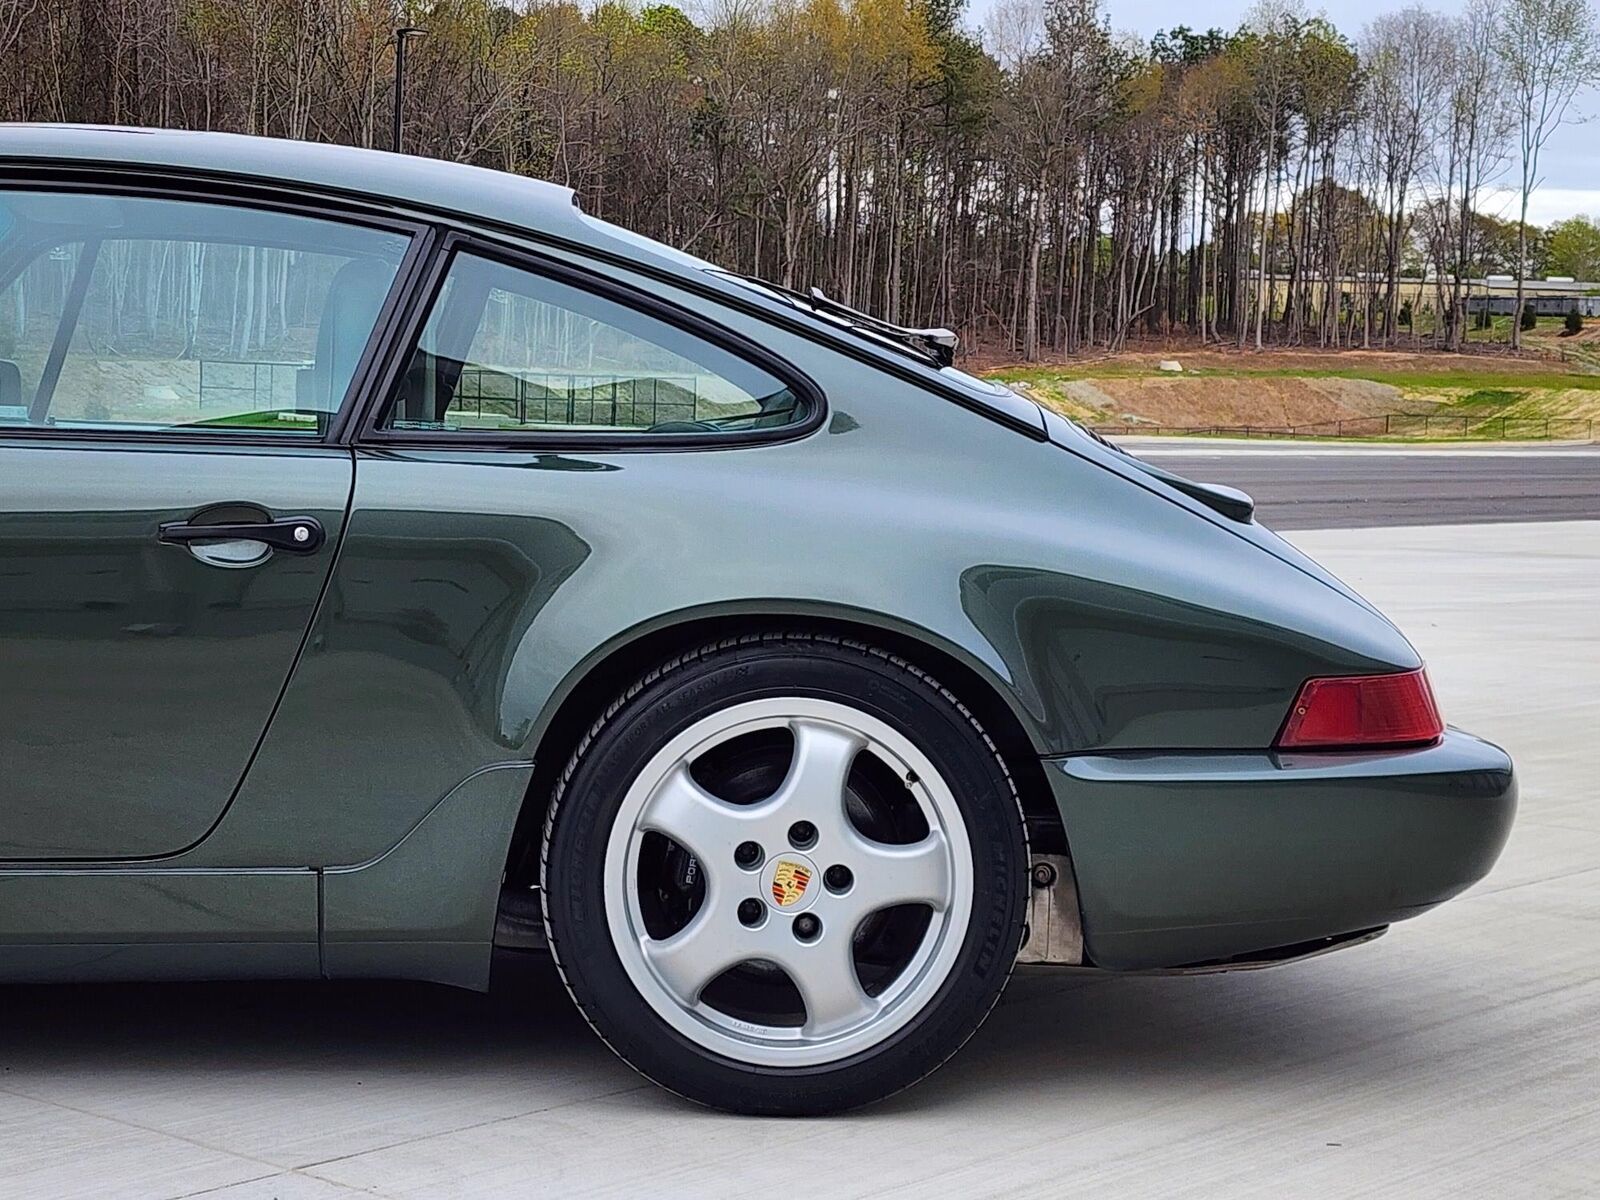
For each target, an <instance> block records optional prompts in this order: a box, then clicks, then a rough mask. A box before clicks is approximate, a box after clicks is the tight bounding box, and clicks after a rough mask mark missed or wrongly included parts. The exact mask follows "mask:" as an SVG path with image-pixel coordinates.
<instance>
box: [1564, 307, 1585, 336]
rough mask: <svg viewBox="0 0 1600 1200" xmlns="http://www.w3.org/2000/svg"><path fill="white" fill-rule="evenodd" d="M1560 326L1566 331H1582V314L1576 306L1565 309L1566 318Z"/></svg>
mask: <svg viewBox="0 0 1600 1200" xmlns="http://www.w3.org/2000/svg"><path fill="white" fill-rule="evenodd" d="M1562 328H1563V329H1564V330H1565V331H1566V332H1567V333H1582V332H1583V314H1582V313H1580V312H1579V311H1578V310H1577V309H1576V308H1569V309H1567V319H1566V321H1565V322H1563V324H1562Z"/></svg>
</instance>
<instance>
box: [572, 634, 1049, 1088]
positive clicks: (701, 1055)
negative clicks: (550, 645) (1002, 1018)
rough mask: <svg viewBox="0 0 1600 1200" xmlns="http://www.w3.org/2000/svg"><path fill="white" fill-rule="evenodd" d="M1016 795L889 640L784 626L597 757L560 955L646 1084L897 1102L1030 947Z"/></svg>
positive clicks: (577, 797) (590, 745)
mask: <svg viewBox="0 0 1600 1200" xmlns="http://www.w3.org/2000/svg"><path fill="white" fill-rule="evenodd" d="M1026 864H1027V848H1026V844H1025V841H1024V836H1023V826H1022V819H1021V814H1020V811H1019V809H1018V805H1017V798H1016V792H1015V789H1014V788H1013V786H1012V783H1011V779H1010V776H1009V773H1008V772H1007V770H1006V767H1005V764H1004V762H1003V761H1002V760H1001V758H1000V756H999V754H998V753H997V752H996V751H995V748H994V746H993V744H992V743H991V742H990V740H989V739H988V737H987V736H986V735H985V734H984V732H983V730H982V728H981V727H980V726H979V725H978V723H977V721H976V720H974V719H973V717H972V716H971V714H970V713H969V712H968V711H967V710H966V709H965V708H964V707H963V706H962V705H961V704H960V702H959V701H958V700H956V698H955V697H954V696H953V695H951V694H950V693H949V692H948V691H946V690H945V689H943V688H942V687H940V686H939V684H937V683H936V682H934V681H933V680H932V679H930V678H929V677H928V676H927V675H926V674H924V673H922V672H920V671H918V670H917V669H916V668H914V667H912V666H910V665H909V664H907V663H904V662H902V661H900V660H898V659H895V658H893V657H891V656H889V655H887V654H884V653H881V652H879V651H876V650H873V649H871V648H869V647H866V646H861V645H855V644H852V643H848V642H844V641H840V640H836V639H829V638H823V637H817V636H801V635H791V636H777V635H774V636H768V637H761V638H750V639H743V640H740V641H737V642H731V643H722V644H719V645H716V646H712V647H707V648H705V649H702V650H700V651H697V652H696V653H694V654H690V655H686V656H684V657H682V658H679V659H675V660H674V661H672V662H671V663H668V664H666V665H664V666H663V667H661V668H659V669H657V670H655V671H652V672H651V673H650V674H649V675H647V676H646V677H645V678H643V679H641V680H640V681H639V682H638V683H636V684H635V685H634V686H633V687H631V688H630V689H628V691H627V693H626V694H625V695H624V696H623V697H622V698H620V699H619V700H618V701H617V702H616V703H615V704H613V705H612V706H611V708H610V709H609V710H608V711H607V713H606V714H605V716H604V717H603V718H602V719H601V720H600V721H598V722H597V723H596V724H595V726H594V727H593V729H591V731H590V733H589V735H588V736H587V737H586V738H585V739H584V741H583V743H582V744H581V745H580V746H579V748H578V750H577V752H576V753H575V754H574V755H573V758H572V761H571V762H570V763H569V765H568V768H567V770H566V772H565V774H564V776H563V780H562V784H561V786H560V788H559V789H558V793H557V797H556V802H555V804H554V805H553V806H552V811H551V814H550V819H549V823H548V825H547V828H546V834H545V843H544V885H545V897H546V911H547V918H546V919H547V923H548V932H549V938H550V945H551V948H552V950H553V952H554V953H555V956H556V960H557V962H558V964H559V965H560V968H561V971H562V976H563V978H564V979H565V980H566V982H567V986H568V988H569V989H570V990H571V992H572V994H573V996H574V998H575V999H576V1000H577V1002H578V1004H579V1005H580V1007H581V1008H582V1009H583V1011H584V1013H585V1014H586V1015H587V1016H588V1018H589V1020H590V1022H591V1023H592V1024H593V1025H594V1026H595V1028H596V1029H597V1030H598V1031H599V1032H600V1034H601V1035H602V1036H603V1037H604V1038H605V1039H606V1041H607V1042H608V1043H609V1044H610V1045H611V1046H612V1048H613V1049H615V1050H616V1051H617V1052H618V1053H619V1054H621V1055H622V1057H623V1058H625V1059H626V1060H627V1061H628V1062H630V1063H631V1064H632V1065H633V1066H635V1067H636V1068H637V1069H639V1070H640V1071H642V1072H643V1073H644V1074H646V1075H648V1076H649V1077H650V1078H652V1079H654V1080H656V1081H657V1082H658V1083H661V1084H663V1085H664V1086H666V1087H668V1088H671V1089H672V1090H674V1091H677V1092H680V1093H682V1094H683V1095H686V1096H689V1097H690V1098H692V1099H695V1100H699V1101H701V1102H703V1103H707V1104H712V1105H716V1106H718V1107H722V1108H728V1109H733V1110H736V1111H741V1112H756V1113H812V1112H825V1111H834V1110H838V1109H843V1108H848V1107H852V1106H855V1105H859V1104H864V1103H867V1102H870V1101H872V1100H876V1099H879V1098H881V1097H883V1096H886V1095H888V1094H890V1093H892V1092H894V1091H897V1090H899V1089H900V1088H902V1087H905V1086H907V1085H908V1084H910V1083H913V1082H915V1081H916V1080H917V1079H919V1078H921V1077H922V1076H923V1075H926V1074H927V1073H928V1072H929V1071H931V1070H933V1069H934V1068H935V1067H937V1066H938V1065H939V1064H940V1063H941V1062H943V1061H944V1060H945V1059H946V1058H948V1057H949V1056H950V1055H951V1054H953V1053H954V1052H955V1050H956V1049H957V1048H959V1047H960V1045H961V1043H962V1042H964V1041H965V1040H966V1039H967V1038H968V1037H969V1036H970V1035H971V1034H972V1033H973V1031H974V1030H976V1029H977V1027H978V1025H979V1023H980V1022H981V1021H982V1020H983V1018H984V1016H985V1015H986V1014H987V1013H988V1011H989V1009H990V1008H991V1007H992V1006H993V1004H994V1002H995V1000H996V999H997V998H998V996H999V994H1000V990H1001V988H1002V987H1003V986H1004V984H1005V981H1006V979H1007V977H1008V976H1009V974H1010V971H1011V966H1012V963H1013V962H1014V960H1015V957H1016V952H1017V947H1018V944H1019V943H1020V941H1021V936H1022V922H1023V901H1024V892H1025V886H1024V885H1025V878H1026Z"/></svg>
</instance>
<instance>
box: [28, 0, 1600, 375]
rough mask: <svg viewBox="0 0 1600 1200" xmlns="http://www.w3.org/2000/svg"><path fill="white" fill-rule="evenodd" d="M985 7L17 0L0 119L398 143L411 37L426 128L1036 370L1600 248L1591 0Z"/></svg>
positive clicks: (1457, 307) (1265, 325)
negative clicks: (1557, 150)
mask: <svg viewBox="0 0 1600 1200" xmlns="http://www.w3.org/2000/svg"><path fill="white" fill-rule="evenodd" d="M962 3H963V0H708V4H707V6H706V7H705V8H704V9H703V10H700V9H697V10H696V12H695V15H694V16H693V17H691V16H690V15H689V14H688V13H686V12H685V11H684V10H682V9H680V8H677V7H673V6H672V5H669V4H653V5H648V6H645V7H632V6H630V5H629V4H627V3H621V2H606V3H600V4H598V5H593V6H580V5H576V4H572V3H566V2H560V0H519V2H514V3H500V2H493V0H416V2H414V3H399V2H397V0H0V115H3V116H4V117H5V118H6V119H13V120H15V119H28V120H50V121H57V120H59V121H93V122H111V123H116V124H130V125H160V126H176V127H187V128H208V129H231V130H237V131H241V132H247V133H257V134H267V135H273V136H281V137H291V138H309V139H315V140H321V141H332V142H342V143H349V144H353V145H360V146H377V147H380V148H387V147H388V146H389V143H390V137H391V135H390V112H391V104H392V95H393V86H394V70H395V52H394V51H395V39H394V31H395V29H396V28H397V27H400V26H403V25H404V26H416V27H420V28H422V29H423V30H425V31H426V33H425V36H423V37H420V38H416V39H413V40H412V41H411V42H410V43H409V45H408V48H407V51H408V62H407V66H406V94H407V108H406V123H405V129H404V148H405V149H406V150H407V151H408V152H411V153H417V154H425V155H432V156H437V157H441V158H450V159H458V160H461V161H466V162H473V163H477V164H480V165H484V166H491V167H497V168H501V169H504V170H509V171H515V172H520V173H523V174H527V175H534V176H539V177H542V178H546V179H552V180H555V181H557V182H560V183H564V184H567V185H569V186H571V187H574V188H575V189H577V191H578V193H579V195H580V197H581V200H582V203H583V205H584V208H585V209H586V211H588V212H590V213H593V214H595V215H597V216H600V217H604V218H606V219H608V220H612V221H615V222H618V223H619V224H622V225H625V226H627V227H629V228H631V229H634V230H637V231H638V232H640V233H643V234H646V235H649V236H651V237H656V238H659V239H661V240H663V241H666V242H669V243H671V244H673V245H676V246H680V247H682V248H684V249H686V250H689V251H690V252H692V253H695V254H699V255H701V256H703V257H706V258H710V259H712V260H714V261H717V262H719V263H721V264H722V265H724V266H726V267H728V268H730V269H733V270H739V271H745V272H749V273H751V274H755V275H760V276H763V277H766V278H770V279H773V280H775V281H777V282H780V283H783V284H786V285H789V286H810V285H818V286H821V287H822V288H824V289H825V290H827V291H828V292H829V294H830V295H833V296H836V297H837V298H839V299H842V300H844V301H845V302H847V303H850V304H854V305H857V306H859V307H864V308H867V309H870V310H872V311H874V312H877V313H879V314H881V315H884V316H887V317H890V318H891V319H896V320H901V321H906V322H910V323H915V324H918V325H928V324H940V325H950V326H953V327H956V328H958V329H959V330H961V331H962V332H963V333H964V335H966V337H967V339H968V341H969V343H970V342H977V343H980V344H986V345H990V346H993V347H995V348H997V349H1005V350H1008V351H1009V352H1012V353H1016V354H1020V355H1021V356H1022V357H1024V358H1028V359H1033V358H1037V357H1040V356H1042V355H1045V354H1051V353H1072V352H1075V351H1079V350H1082V349H1085V348H1088V347H1104V348H1108V349H1113V350H1114V349H1117V348H1120V347H1122V346H1123V345H1125V344H1126V342H1127V341H1128V339H1129V338H1130V337H1138V336H1140V335H1142V334H1147V333H1154V334H1165V333H1186V334H1191V335H1195V336H1199V337H1202V338H1205V339H1207V340H1213V341H1218V342H1224V343H1231V344H1235V345H1239V346H1244V345H1257V346H1259V345H1263V344H1266V343H1268V342H1276V343H1283V344H1296V345H1317V346H1331V347H1337V346H1352V345H1354V346H1372V345H1386V344H1393V343H1395V342H1396V341H1397V340H1400V339H1402V338H1411V339H1414V338H1416V337H1418V336H1426V337H1428V338H1430V339H1432V340H1433V341H1434V342H1435V343H1437V344H1438V345H1439V346H1441V347H1445V348H1459V347H1460V346H1461V345H1462V344H1463V342H1464V340H1465V337H1466V330H1467V324H1468V322H1467V319H1466V299H1467V295H1466V289H1467V287H1468V284H1467V280H1468V279H1470V278H1471V277H1474V276H1479V275H1483V274H1486V273H1490V272H1497V271H1498V272H1504V273H1507V274H1512V275H1515V276H1516V277H1517V278H1518V280H1519V281H1520V280H1521V279H1523V278H1525V277H1526V276H1528V275H1529V274H1530V273H1533V272H1534V271H1535V270H1536V268H1538V267H1540V266H1542V265H1546V264H1548V263H1550V262H1553V261H1556V259H1555V257H1554V256H1555V255H1556V254H1558V253H1566V252H1565V251H1562V250H1561V249H1560V247H1562V246H1563V245H1568V244H1572V245H1579V246H1581V247H1585V248H1586V249H1585V251H1584V252H1585V253H1589V254H1590V258H1591V259H1592V258H1593V257H1594V255H1593V253H1592V251H1593V249H1594V247H1593V242H1594V239H1593V238H1592V237H1586V236H1585V234H1584V229H1583V228H1582V227H1571V228H1567V229H1565V230H1562V229H1556V230H1552V231H1548V233H1547V232H1546V231H1541V230H1537V229H1533V228H1532V227H1530V226H1529V224H1528V222H1527V207H1528V202H1529V198H1530V197H1531V196H1532V194H1533V193H1534V192H1535V190H1536V189H1537V187H1538V185H1539V182H1540V179H1541V167H1540V154H1541V151H1542V150H1543V149H1544V146H1545V144H1546V143H1547V141H1548V140H1549V138H1550V136H1551V135H1552V133H1553V132H1554V131H1555V129H1556V128H1558V127H1559V126H1560V125H1561V124H1562V123H1564V122H1566V121H1569V120H1571V119H1573V118H1574V116H1575V115H1576V114H1575V111H1574V109H1573V103H1574V99H1575V97H1576V96H1577V94H1578V92H1579V91H1580V90H1581V89H1582V88H1583V87H1584V86H1585V85H1586V84H1587V83H1588V82H1590V81H1591V80H1592V79H1593V78H1595V76H1596V72H1597V66H1596V63H1597V58H1596V45H1595V40H1596V38H1595V23H1594V19H1593V14H1592V11H1591V9H1590V6H1589V0H1465V2H1464V7H1463V8H1462V9H1461V10H1460V11H1459V12H1458V13H1456V14H1453V15H1451V14H1440V13H1436V12H1432V11H1429V10H1425V9H1422V8H1406V9H1400V10H1396V11H1392V12H1389V13H1386V14H1384V15H1382V16H1380V17H1378V18H1377V19H1376V20H1374V21H1373V22H1372V23H1371V24H1370V25H1368V26H1367V27H1366V28H1364V29H1363V30H1362V31H1360V33H1359V34H1358V35H1357V36H1355V37H1353V38H1352V37H1350V36H1347V35H1346V34H1345V33H1343V32H1341V31H1340V30H1338V29H1337V28H1335V27H1334V26H1333V25H1332V24H1331V23H1329V22H1328V21H1327V20H1326V19H1324V18H1321V17H1308V16H1306V15H1305V14H1304V13H1303V12H1302V11H1301V10H1300V9H1298V8H1297V7H1294V5H1293V0H1264V2H1263V4H1262V5H1261V6H1259V7H1258V8H1257V9H1255V10H1254V11H1253V12H1252V13H1251V14H1250V16H1249V17H1248V18H1247V19H1246V21H1245V22H1244V24H1243V25H1242V26H1241V27H1240V28H1238V29H1236V30H1232V31H1223V30H1218V29H1209V30H1205V31H1198V30H1194V29H1189V28H1177V29H1173V30H1170V31H1165V32H1163V33H1161V34H1158V35H1157V36H1156V37H1155V38H1153V39H1152V40H1150V41H1149V42H1148V43H1139V42H1137V41H1135V40H1134V39H1131V38H1129V37H1127V36H1123V35H1119V34H1117V33H1116V32H1115V31H1114V30H1113V28H1112V26H1111V24H1110V21H1109V19H1108V17H1107V15H1106V14H1105V12H1103V11H1102V9H1101V8H1100V6H1099V0H999V2H998V3H997V4H996V6H995V7H994V9H993V10H992V11H991V12H990V13H989V14H988V15H987V16H986V18H985V29H984V30H983V31H982V32H981V33H974V32H972V31H971V30H969V29H968V28H966V27H965V26H964V25H963V23H962V12H961V4H962ZM0 136H3V135H0ZM1499 187H1506V188H1509V189H1510V190H1511V192H1512V193H1513V194H1514V195H1515V196H1516V198H1517V199H1516V201H1515V202H1514V204H1513V207H1514V208H1515V209H1516V211H1515V212H1513V213H1511V214H1509V219H1507V215H1506V214H1501V213H1499V212H1497V211H1493V210H1494V208H1495V206H1494V205H1492V204H1490V203H1489V196H1490V192H1491V189H1496V188H1499ZM1495 194H1497V195H1498V194H1499V193H1498V192H1496V193H1495ZM1569 225H1570V223H1569ZM1587 228H1588V229H1589V230H1590V231H1591V232H1592V230H1593V226H1592V225H1588V226H1587ZM1572 253H1576V251H1572ZM1585 261H1588V260H1585ZM1575 273H1576V272H1575ZM1417 278H1422V279H1424V280H1425V281H1426V282H1425V284H1424V286H1423V295H1424V297H1425V299H1424V300H1423V301H1422V303H1421V308H1423V309H1425V310H1427V313H1428V314H1429V318H1430V319H1429V320H1428V321H1427V323H1426V330H1425V334H1419V327H1418V322H1419V317H1420V315H1421V314H1420V313H1419V312H1416V311H1413V307H1414V306H1413V305H1412V304H1411V303H1409V302H1406V303H1402V299H1401V293H1402V290H1403V289H1402V282H1403V281H1405V280H1407V279H1410V280H1415V279H1417ZM1414 286H1415V285H1414V284H1413V289H1414ZM1408 294H1409V293H1408ZM1519 300H1520V283H1519ZM1516 336H1517V332H1516V330H1515V329H1514V330H1513V332H1512V337H1513V338H1515V337H1516Z"/></svg>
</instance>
